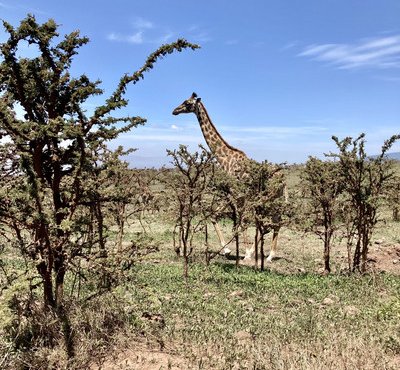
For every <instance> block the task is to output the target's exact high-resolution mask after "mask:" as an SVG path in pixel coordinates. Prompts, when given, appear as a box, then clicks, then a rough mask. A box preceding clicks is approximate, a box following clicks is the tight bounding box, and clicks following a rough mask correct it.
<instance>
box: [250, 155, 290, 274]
mask: <svg viewBox="0 0 400 370" xmlns="http://www.w3.org/2000/svg"><path fill="white" fill-rule="evenodd" d="M282 171H283V166H282V165H273V164H271V163H269V162H267V161H263V162H261V163H257V162H253V161H252V162H250V163H249V166H248V169H247V176H245V177H244V183H245V187H244V189H245V192H246V195H245V197H246V198H247V199H248V200H249V204H248V206H247V207H248V208H249V210H250V212H251V216H250V221H251V222H254V225H255V228H256V234H255V238H254V249H255V250H254V253H255V267H256V268H257V267H258V251H260V262H261V263H260V269H261V271H263V270H264V263H265V251H264V244H265V236H266V235H267V234H269V233H270V232H271V231H272V232H273V233H274V236H273V243H276V242H277V240H276V238H277V236H278V234H277V233H278V231H279V229H280V227H281V226H282V225H283V223H284V222H286V217H285V215H286V214H287V213H288V207H289V204H288V203H287V202H286V194H285V192H286V189H285V187H286V185H285V179H284V174H283V172H282Z"/></svg>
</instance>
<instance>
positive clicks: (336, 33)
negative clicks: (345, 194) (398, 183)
mask: <svg viewBox="0 0 400 370" xmlns="http://www.w3.org/2000/svg"><path fill="white" fill-rule="evenodd" d="M27 13H32V14H34V15H35V16H36V17H37V19H38V20H39V21H41V22H42V21H45V20H47V19H48V18H53V19H55V21H56V22H57V23H58V24H60V33H61V34H66V33H69V32H71V31H73V30H76V29H79V30H80V31H81V34H82V35H86V36H88V37H89V38H90V40H91V42H90V43H89V44H88V45H86V46H85V47H83V48H82V49H81V52H80V54H79V55H78V56H77V57H76V58H75V63H74V66H73V73H75V74H80V73H86V74H88V75H89V76H90V77H91V78H92V79H97V78H99V79H101V80H102V81H103V84H102V87H103V88H104V90H105V94H106V95H105V96H104V98H106V97H107V96H108V95H107V94H109V93H111V92H112V91H113V89H114V88H115V86H116V84H117V82H118V80H119V77H120V76H121V75H122V74H124V73H129V72H133V71H135V70H136V69H137V68H138V67H140V66H141V65H142V64H143V62H144V60H145V58H146V57H147V55H148V54H149V53H150V52H152V51H154V50H155V49H156V48H157V47H158V46H160V45H161V44H163V43H165V42H172V41H175V40H176V39H177V38H182V37H183V38H186V39H187V40H188V41H191V42H194V43H198V44H200V45H201V47H202V48H201V49H200V50H198V51H185V52H183V53H180V54H174V55H171V56H168V57H167V58H165V59H164V60H161V61H160V62H159V63H157V65H156V67H155V69H154V70H153V71H151V72H150V73H149V74H147V75H146V77H145V79H144V80H143V81H141V82H140V83H139V84H138V85H136V86H131V88H129V89H128V93H127V97H128V98H129V100H130V104H129V107H128V108H127V109H126V113H129V114H131V115H140V116H142V117H146V118H147V119H148V122H147V124H146V125H145V126H144V127H140V128H137V129H134V130H132V131H131V132H130V133H128V134H125V135H123V136H121V138H120V139H118V140H117V141H116V142H114V143H112V144H111V145H113V146H116V145H118V144H122V145H123V146H125V147H135V148H138V150H137V151H136V152H135V153H134V154H132V155H131V157H130V158H129V160H130V162H131V163H132V166H138V167H145V166H146V167H152V166H156V167H158V166H160V165H162V164H167V163H168V162H169V159H168V158H167V156H166V149H167V148H168V149H173V148H176V147H177V146H178V145H179V144H186V145H189V147H190V148H191V149H192V150H195V149H196V147H197V144H198V143H204V141H203V138H202V135H201V131H200V128H199V126H198V123H197V120H196V117H195V116H194V115H181V116H172V115H171V112H172V110H173V109H174V108H175V107H176V106H177V105H178V104H180V103H181V102H182V101H183V100H184V99H186V98H188V97H189V96H190V94H191V93H192V92H193V91H195V92H196V93H197V94H198V95H199V96H200V97H201V98H202V101H203V103H204V104H205V106H206V108H207V110H208V112H209V114H210V116H211V118H212V120H213V122H214V124H215V125H216V126H217V128H218V129H219V131H220V133H221V134H222V135H223V136H224V138H225V139H226V140H227V141H228V142H229V143H230V144H232V145H233V146H235V147H237V148H240V149H242V150H243V151H245V152H246V153H247V154H248V155H249V157H251V158H254V159H256V160H264V159H267V160H269V161H272V162H285V161H287V162H289V163H293V162H297V163H298V162H303V161H305V160H306V159H307V157H308V156H309V155H316V156H319V157H321V156H323V153H325V152H329V151H331V150H335V147H334V144H333V142H332V140H331V136H332V135H336V136H338V137H340V138H341V137H345V136H353V137H354V136H357V135H358V134H359V133H361V132H365V133H366V134H367V141H368V145H367V149H368V152H369V153H370V154H374V153H377V152H378V151H379V148H380V147H381V145H382V143H383V141H384V140H385V139H387V138H388V137H389V136H391V135H392V134H395V133H399V132H400V122H399V121H400V120H399V118H400V99H399V98H400V23H399V19H400V1H398V0H380V1H377V0H357V1H356V0H347V1H344V0H292V1H285V0H274V1H271V0H264V1H262V0H246V1H241V0H238V1H232V0H230V1H228V0H212V1H211V0H210V1H209V0H203V1H181V0H179V1H178V0H168V1H166V0H164V1H163V0H156V1H149V0H141V1H129V0H124V1H122V0H121V1H118V0H115V1H113V2H109V1H93V0H86V1H81V0H80V1H77V0H69V1H54V0H52V1H50V0H30V1H28V0H25V1H19V0H0V18H2V19H5V20H7V21H8V22H10V23H12V24H13V25H15V26H16V25H18V22H19V20H21V19H22V18H24V17H25V16H26V14H27ZM4 39H5V33H4V32H3V31H0V42H1V41H4ZM25 52H26V53H28V54H29V52H30V51H29V50H25ZM101 101H102V100H101V98H99V99H96V100H94V101H91V102H89V103H88V104H87V106H86V109H87V110H88V111H90V110H91V109H93V107H94V106H95V105H96V104H99V103H101ZM393 150H394V151H400V144H397V145H396V146H395V147H394V148H393Z"/></svg>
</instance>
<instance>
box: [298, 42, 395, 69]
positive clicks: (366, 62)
mask: <svg viewBox="0 0 400 370" xmlns="http://www.w3.org/2000/svg"><path fill="white" fill-rule="evenodd" d="M299 56H302V57H311V58H313V59H315V60H318V61H322V62H327V63H329V64H333V65H335V66H336V67H338V68H341V69H351V68H360V67H370V68H394V67H400V35H393V36H387V37H380V38H370V39H363V40H360V41H359V42H357V43H353V44H320V45H315V44H314V45H309V46H307V47H306V48H305V49H304V50H303V51H302V52H301V53H300V54H299Z"/></svg>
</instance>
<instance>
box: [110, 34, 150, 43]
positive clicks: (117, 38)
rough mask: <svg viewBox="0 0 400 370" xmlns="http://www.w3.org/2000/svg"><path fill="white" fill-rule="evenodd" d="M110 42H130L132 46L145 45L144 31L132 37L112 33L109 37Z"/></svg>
mask: <svg viewBox="0 0 400 370" xmlns="http://www.w3.org/2000/svg"><path fill="white" fill-rule="evenodd" d="M107 39H108V40H110V41H118V42H128V43H130V44H143V42H144V40H143V31H138V32H136V33H134V34H132V35H121V34H120V33H114V32H112V33H110V34H108V35H107Z"/></svg>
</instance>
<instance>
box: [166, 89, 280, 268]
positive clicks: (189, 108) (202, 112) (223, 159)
mask: <svg viewBox="0 0 400 370" xmlns="http://www.w3.org/2000/svg"><path fill="white" fill-rule="evenodd" d="M182 113H194V114H195V115H196V117H197V120H198V122H199V125H200V128H201V131H202V132H203V136H204V139H205V141H206V143H207V145H208V147H209V148H210V150H211V152H212V153H213V154H214V155H215V157H216V159H217V161H218V163H219V165H220V166H221V167H222V169H223V170H224V171H225V172H226V173H227V174H229V175H233V176H236V177H240V176H241V175H243V174H244V173H245V171H246V170H245V168H246V163H247V162H249V161H250V159H249V158H248V157H247V155H246V154H245V153H244V152H243V151H241V150H239V149H237V148H234V147H233V146H231V145H230V144H228V143H227V142H226V141H225V140H224V138H223V137H222V136H221V134H220V133H219V132H218V130H217V129H216V127H215V126H214V124H213V123H212V121H211V119H210V116H209V115H208V112H207V110H206V108H205V107H204V104H203V103H202V101H201V98H199V97H198V96H197V94H196V93H193V94H192V96H191V97H190V98H189V99H187V100H185V101H184V102H183V103H182V104H181V105H179V106H178V107H176V108H175V109H174V110H173V112H172V114H173V115H175V116H176V115H178V114H182ZM214 227H215V230H216V232H217V235H218V237H219V240H220V243H221V247H222V248H223V251H224V253H225V254H228V253H230V249H229V248H227V247H226V244H225V241H224V239H223V236H222V233H221V231H220V229H219V227H218V224H217V223H216V222H215V223H214ZM278 233H279V228H278V227H276V228H274V230H273V236H272V244H271V250H270V253H269V255H268V258H267V261H268V262H271V261H272V259H273V258H274V257H275V256H276V248H277V242H278ZM253 252H254V249H253V248H251V249H247V250H246V255H245V259H250V258H251V257H252V255H253Z"/></svg>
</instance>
